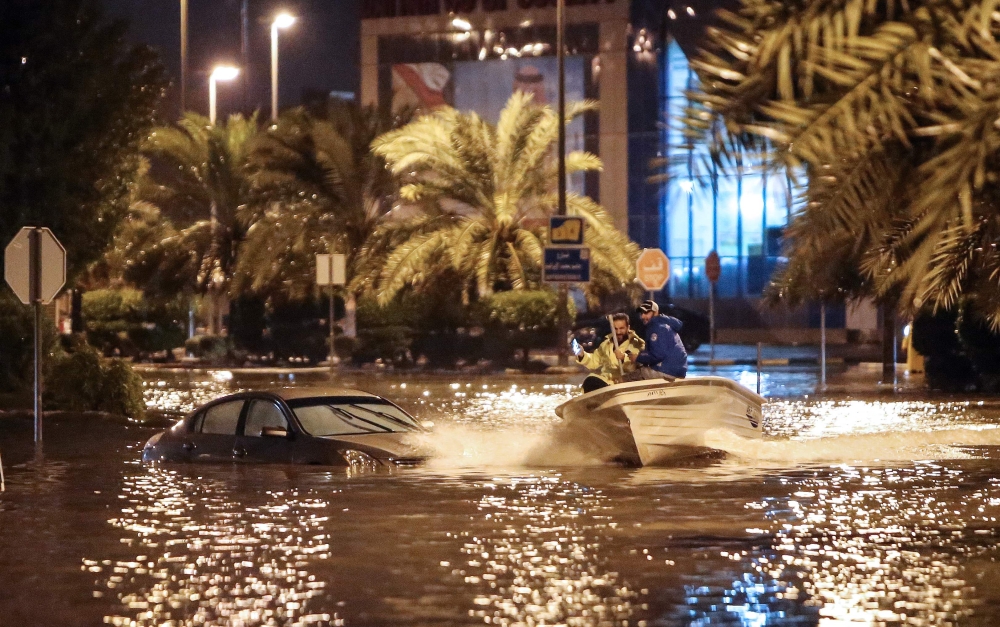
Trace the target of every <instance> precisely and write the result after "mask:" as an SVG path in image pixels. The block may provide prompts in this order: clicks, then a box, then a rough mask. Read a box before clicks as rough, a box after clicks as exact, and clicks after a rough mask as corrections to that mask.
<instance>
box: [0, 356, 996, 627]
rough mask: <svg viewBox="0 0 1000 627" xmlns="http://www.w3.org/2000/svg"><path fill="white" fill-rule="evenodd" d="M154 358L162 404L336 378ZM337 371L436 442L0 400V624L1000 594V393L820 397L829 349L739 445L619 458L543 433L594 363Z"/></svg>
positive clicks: (235, 621)
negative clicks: (96, 414)
mask: <svg viewBox="0 0 1000 627" xmlns="http://www.w3.org/2000/svg"><path fill="white" fill-rule="evenodd" d="M696 371H698V372H701V370H699V369H696ZM716 373H717V374H724V375H725V376H729V377H731V378H734V379H736V380H739V381H741V382H743V383H744V384H745V385H748V386H750V387H753V386H754V385H755V384H756V374H755V372H753V371H752V370H748V369H745V368H737V367H734V368H728V369H725V368H724V369H717V370H716ZM862 374H863V373H862ZM145 376H146V378H147V388H146V389H147V400H148V403H149V404H150V406H151V407H153V408H155V409H158V410H166V411H186V410H188V409H189V408H190V407H192V406H194V405H196V404H199V403H201V402H204V401H205V400H207V399H210V398H214V397H215V396H218V395H220V394H223V393H226V392H229V391H235V390H238V389H248V388H252V387H262V386H270V385H276V384H277V385H309V384H313V383H320V382H326V377H325V375H323V374H311V375H307V374H298V375H296V374H294V373H292V374H289V373H285V372H268V373H257V374H237V375H234V374H232V373H231V372H230V371H213V372H190V371H186V372H180V373H177V372H174V373H158V372H147V373H146V375H145ZM837 376H839V377H841V379H842V380H848V381H850V380H851V379H850V376H849V375H848V374H840V375H837ZM854 376H855V379H856V380H857V381H862V380H863V381H869V378H868V377H867V376H860V377H859V375H857V372H855V375H854ZM341 377H342V381H341V383H343V384H345V385H351V386H357V387H360V388H362V389H366V390H369V391H373V392H376V393H380V394H383V395H385V396H387V397H388V398H391V399H393V400H395V401H397V402H398V403H399V404H401V405H402V406H404V407H405V408H407V409H408V410H409V411H411V412H412V413H414V414H415V415H416V416H417V417H418V418H421V419H423V420H431V421H433V422H434V423H435V428H434V430H433V435H432V436H431V438H430V441H429V444H430V445H431V446H433V448H434V450H435V455H434V458H433V459H432V460H431V461H430V462H429V463H428V464H427V465H426V466H425V467H420V468H412V469H401V470H396V471H393V472H378V473H371V472H358V471H351V470H349V469H342V468H315V467H309V468H299V467H288V466H240V465H198V466H196V465H190V466H171V465H144V464H142V463H141V461H140V451H141V446H142V443H143V442H144V441H145V440H146V439H147V438H148V437H150V436H151V435H152V434H153V433H155V429H154V428H153V427H150V426H144V425H138V424H130V423H127V422H123V421H116V420H110V419H95V418H89V419H80V418H76V419H74V418H71V417H68V416H64V417H56V418H52V419H50V420H49V421H48V422H47V428H46V443H45V448H44V456H42V457H36V456H35V453H34V449H33V448H32V446H31V442H30V441H31V423H30V420H27V419H14V418H7V419H0V454H2V455H3V461H4V468H5V470H6V482H7V485H6V488H7V489H6V492H3V493H0V579H2V580H3V582H4V583H5V584H7V585H3V586H0V626H7V625H18V626H20V625H99V624H114V625H308V624H317V625H484V624H485V625H492V624H501V625H543V624H544V625H608V626H611V625H615V626H620V625H647V626H650V627H651V626H654V625H657V626H661V625H747V626H751V625H753V626H756V625H824V626H835V625H836V626H841V625H880V624H884V625H993V624H995V623H996V622H997V620H998V617H1000V606H998V602H1000V587H998V585H997V583H998V580H1000V568H998V567H997V564H996V558H997V556H998V550H997V533H998V531H1000V527H998V524H997V516H998V514H1000V479H998V477H1000V430H998V429H997V425H998V424H1000V401H996V400H991V399H987V398H964V397H927V396H925V395H922V394H920V393H918V392H915V391H910V392H908V393H906V394H902V395H899V394H895V395H894V394H885V393H875V392H874V391H871V392H868V391H865V389H862V388H861V387H858V390H859V391H850V390H855V387H852V386H854V384H853V383H852V384H848V385H846V387H845V388H844V389H845V390H849V393H848V392H831V393H826V394H820V395H818V396H817V394H816V386H817V373H816V371H815V369H809V368H799V369H796V368H788V369H783V370H775V371H771V372H767V373H765V376H764V377H763V379H762V388H763V391H764V393H765V395H767V396H768V398H769V402H768V403H767V404H766V405H765V408H764V412H765V427H766V433H767V436H766V438H765V440H764V441H763V442H760V443H748V442H742V441H737V440H733V439H731V438H728V439H727V438H726V437H725V434H718V436H717V442H716V446H717V448H718V449H719V450H721V451H725V453H724V454H720V455H716V456H711V457H708V458H705V459H700V460H695V461H693V462H690V461H689V462H685V463H684V464H683V465H682V464H679V465H677V466H676V467H670V468H642V469H622V468H606V467H589V466H583V465H574V464H571V463H569V464H567V463H566V461H565V460H562V463H563V464H564V465H555V464H554V462H549V461H548V460H547V459H546V457H545V451H546V450H547V447H548V446H550V445H551V440H550V432H551V430H552V428H553V426H555V424H556V423H557V420H558V419H557V418H556V417H555V414H554V413H553V409H554V407H555V406H557V405H558V404H559V403H561V402H563V401H564V400H566V399H567V398H569V397H570V396H571V395H572V394H575V393H576V390H575V383H578V381H579V379H580V378H581V377H579V376H564V377H551V376H549V377H527V376H492V377H474V378H471V379H462V378H460V377H459V376H458V375H453V376H405V375H398V374H393V375H388V374H376V373H346V374H344V375H341ZM859 385H860V384H859ZM861 392H864V393H861ZM883 392H884V390H883Z"/></svg>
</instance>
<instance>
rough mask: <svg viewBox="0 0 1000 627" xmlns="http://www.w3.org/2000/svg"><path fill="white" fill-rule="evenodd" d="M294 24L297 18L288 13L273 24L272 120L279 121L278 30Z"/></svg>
mask: <svg viewBox="0 0 1000 627" xmlns="http://www.w3.org/2000/svg"><path fill="white" fill-rule="evenodd" d="M294 23H295V17H294V16H292V15H289V14H288V13H279V14H278V15H276V16H275V18H274V21H273V22H271V120H277V119H278V29H279V28H288V27H289V26H291V25H292V24H294Z"/></svg>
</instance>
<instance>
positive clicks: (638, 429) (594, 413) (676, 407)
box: [556, 377, 764, 466]
mask: <svg viewBox="0 0 1000 627" xmlns="http://www.w3.org/2000/svg"><path fill="white" fill-rule="evenodd" d="M763 401H764V399H763V398H761V397H760V396H758V395H757V394H754V393H753V392H751V391H750V390H748V389H746V388H744V387H743V386H741V385H739V384H738V383H736V382H734V381H731V380H729V379H725V378H722V377H692V378H690V379H677V380H673V381H664V380H650V381H635V382H630V383H619V384H617V385H612V386H609V387H606V388H601V389H599V390H595V391H593V392H590V393H588V394H584V395H582V396H578V397H576V398H574V399H572V400H570V401H568V402H566V403H564V404H562V405H560V406H559V407H558V408H556V413H557V414H558V415H559V416H560V417H562V418H563V420H564V424H563V428H562V431H561V434H560V437H561V438H567V439H569V440H571V441H572V442H573V444H574V445H575V446H576V447H577V448H579V449H581V450H582V451H583V452H584V453H585V454H587V455H588V456H590V457H591V458H596V459H598V460H599V461H602V462H605V463H619V464H627V465H636V466H640V465H641V466H650V465H657V464H662V463H668V462H670V461H671V460H676V459H678V458H682V457H689V456H691V455H697V454H700V453H704V452H706V450H710V449H711V447H710V443H709V442H707V441H706V437H705V436H706V433H708V432H709V431H713V430H725V431H729V432H731V433H733V434H735V435H737V436H740V437H743V438H749V439H753V438H760V437H761V431H762V429H761V423H762V413H761V406H762V404H763Z"/></svg>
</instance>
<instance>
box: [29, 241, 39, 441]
mask: <svg viewBox="0 0 1000 627" xmlns="http://www.w3.org/2000/svg"><path fill="white" fill-rule="evenodd" d="M29 241H30V242H31V243H30V245H29V247H28V248H29V251H30V252H29V255H30V259H31V260H30V262H29V265H28V275H29V276H30V277H31V279H30V281H31V289H30V293H31V295H30V298H31V303H32V306H33V307H34V308H35V446H41V445H42V230H41V229H37V228H36V229H32V230H31V238H30V240H29Z"/></svg>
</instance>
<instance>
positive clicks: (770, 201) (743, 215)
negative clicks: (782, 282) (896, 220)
mask: <svg viewBox="0 0 1000 627" xmlns="http://www.w3.org/2000/svg"><path fill="white" fill-rule="evenodd" d="M662 59H663V63H662V66H661V67H662V72H661V77H660V80H661V82H662V85H661V94H662V95H663V97H662V102H661V110H662V114H663V117H664V119H665V120H667V123H666V125H665V130H664V131H663V137H662V141H663V143H664V150H663V154H664V155H665V156H666V166H665V170H666V171H665V174H666V182H665V183H664V185H663V189H662V193H661V199H662V200H661V205H660V214H661V218H662V224H663V225H664V229H663V232H662V234H661V244H660V245H661V247H662V248H663V249H664V250H665V251H666V253H667V256H668V257H670V261H671V279H670V283H669V290H670V296H671V297H673V298H679V299H686V298H707V297H708V290H709V283H708V279H707V278H706V277H705V275H704V268H705V263H704V260H705V256H706V255H707V254H708V253H709V252H710V251H711V250H713V249H714V250H715V251H716V252H718V254H719V257H720V261H721V265H722V274H721V277H720V279H719V284H718V292H717V293H718V295H719V296H720V297H723V298H744V297H757V296H760V294H761V292H762V290H763V289H764V287H765V286H766V285H767V282H768V280H769V279H770V277H771V274H772V273H773V272H774V270H775V268H776V267H777V265H778V263H779V261H780V258H781V238H782V234H783V233H784V230H785V227H786V226H787V224H788V222H789V220H790V219H791V217H792V215H794V213H795V211H796V208H797V207H798V205H799V203H800V202H801V200H800V199H799V194H800V191H801V190H800V189H798V188H797V187H796V186H795V180H794V179H793V178H792V177H791V176H789V175H786V174H784V173H775V172H773V171H772V172H765V171H764V168H763V167H762V164H761V163H760V162H759V161H756V160H754V159H753V157H750V156H748V157H746V158H745V160H744V161H743V162H741V163H739V164H738V165H737V167H733V168H731V170H730V171H726V172H720V171H719V170H718V168H717V167H716V166H715V165H714V164H712V163H711V159H710V158H709V154H708V147H707V146H706V145H703V144H702V145H696V144H691V143H690V142H689V141H688V140H687V139H686V138H685V136H684V134H683V132H682V131H681V129H680V121H681V116H682V114H683V111H684V109H685V108H686V107H687V106H688V104H689V101H688V99H687V95H686V92H687V91H688V90H689V89H691V88H692V87H694V86H695V81H696V80H697V77H696V75H695V74H694V72H692V71H691V68H690V65H689V63H688V60H687V57H686V56H685V55H684V52H683V50H682V49H681V47H680V46H679V45H677V42H676V41H674V40H672V39H670V40H669V42H668V45H667V47H666V49H665V51H664V53H663V54H662ZM798 180H799V181H802V180H803V178H802V177H799V178H798Z"/></svg>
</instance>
